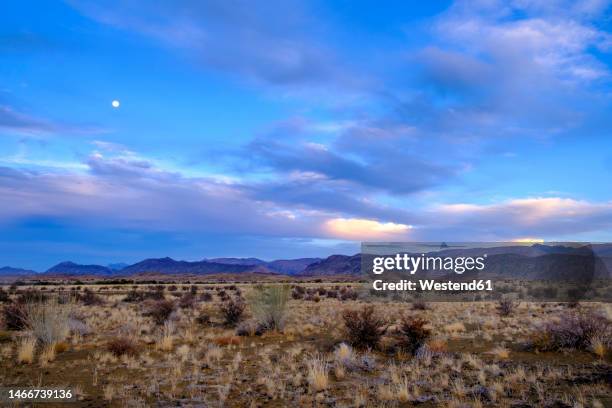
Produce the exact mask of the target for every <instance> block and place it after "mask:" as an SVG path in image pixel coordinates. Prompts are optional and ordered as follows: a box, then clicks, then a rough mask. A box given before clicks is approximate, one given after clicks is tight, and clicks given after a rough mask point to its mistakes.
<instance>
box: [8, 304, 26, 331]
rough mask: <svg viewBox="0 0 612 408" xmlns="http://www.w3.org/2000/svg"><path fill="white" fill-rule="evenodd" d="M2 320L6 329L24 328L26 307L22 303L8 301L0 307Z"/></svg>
mask: <svg viewBox="0 0 612 408" xmlns="http://www.w3.org/2000/svg"><path fill="white" fill-rule="evenodd" d="M2 320H3V323H4V327H5V328H6V329H8V330H23V329H25V328H26V325H27V321H26V308H25V305H24V304H23V303H16V302H15V303H9V304H7V305H5V306H4V307H3V308H2Z"/></svg>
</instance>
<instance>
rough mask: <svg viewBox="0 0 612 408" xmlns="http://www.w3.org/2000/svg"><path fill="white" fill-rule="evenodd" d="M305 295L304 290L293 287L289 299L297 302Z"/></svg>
mask: <svg viewBox="0 0 612 408" xmlns="http://www.w3.org/2000/svg"><path fill="white" fill-rule="evenodd" d="M305 293H306V290H305V289H304V288H303V287H302V286H294V287H293V290H292V291H291V297H292V298H293V299H295V300H299V299H302V298H303V297H304V294H305Z"/></svg>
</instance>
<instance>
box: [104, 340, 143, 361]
mask: <svg viewBox="0 0 612 408" xmlns="http://www.w3.org/2000/svg"><path fill="white" fill-rule="evenodd" d="M106 349H107V350H108V351H109V352H110V353H112V354H113V355H114V356H116V357H121V356H124V355H125V356H136V355H138V348H137V347H136V344H135V343H134V342H133V341H132V340H131V339H129V338H127V337H117V338H114V339H112V340H111V341H109V342H108V343H107V344H106Z"/></svg>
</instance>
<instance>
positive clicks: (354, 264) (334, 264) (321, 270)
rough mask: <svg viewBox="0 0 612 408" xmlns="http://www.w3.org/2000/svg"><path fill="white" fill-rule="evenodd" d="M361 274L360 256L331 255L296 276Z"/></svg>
mask: <svg viewBox="0 0 612 408" xmlns="http://www.w3.org/2000/svg"><path fill="white" fill-rule="evenodd" d="M359 273H361V254H357V255H353V256H347V255H332V256H330V257H327V258H325V259H323V260H320V261H318V262H315V263H313V264H310V265H308V266H307V267H306V269H304V270H303V271H302V272H299V273H297V274H296V275H297V276H323V275H358V274H359Z"/></svg>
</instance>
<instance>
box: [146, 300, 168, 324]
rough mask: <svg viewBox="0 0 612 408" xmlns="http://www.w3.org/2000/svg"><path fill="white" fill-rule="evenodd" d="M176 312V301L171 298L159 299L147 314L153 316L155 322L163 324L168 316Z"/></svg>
mask: <svg viewBox="0 0 612 408" xmlns="http://www.w3.org/2000/svg"><path fill="white" fill-rule="evenodd" d="M172 312H174V302H173V301H171V300H158V301H156V302H154V303H152V304H151V305H150V306H149V308H148V310H147V312H146V313H145V316H150V317H152V318H153V321H154V322H155V324H158V325H161V324H163V323H164V322H165V321H166V320H168V317H170V315H171V314H172Z"/></svg>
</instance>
